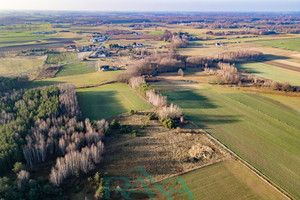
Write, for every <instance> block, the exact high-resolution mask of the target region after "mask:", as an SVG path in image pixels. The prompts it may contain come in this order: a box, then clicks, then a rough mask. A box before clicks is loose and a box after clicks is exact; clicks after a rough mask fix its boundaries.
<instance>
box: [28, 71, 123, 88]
mask: <svg viewBox="0 0 300 200" xmlns="http://www.w3.org/2000/svg"><path fill="white" fill-rule="evenodd" d="M119 73H122V71H121V70H119V71H107V72H91V73H87V74H76V75H69V76H59V75H58V77H54V78H48V79H43V80H37V81H33V82H32V83H31V85H30V87H39V86H47V85H53V84H58V83H72V84H74V85H75V87H77V88H78V87H90V86H97V85H100V84H105V83H108V82H112V81H115V80H116V75H117V74H119Z"/></svg>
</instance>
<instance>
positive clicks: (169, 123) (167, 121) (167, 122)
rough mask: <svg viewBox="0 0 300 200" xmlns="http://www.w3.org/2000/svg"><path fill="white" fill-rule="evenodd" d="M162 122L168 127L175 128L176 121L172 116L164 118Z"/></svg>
mask: <svg viewBox="0 0 300 200" xmlns="http://www.w3.org/2000/svg"><path fill="white" fill-rule="evenodd" d="M161 122H162V124H163V126H164V127H166V128H168V129H172V128H175V122H174V121H173V120H172V119H170V118H168V119H164V120H162V121H161Z"/></svg>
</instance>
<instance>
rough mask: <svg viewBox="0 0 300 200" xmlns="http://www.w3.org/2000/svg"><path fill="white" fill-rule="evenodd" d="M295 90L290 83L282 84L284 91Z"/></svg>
mask: <svg viewBox="0 0 300 200" xmlns="http://www.w3.org/2000/svg"><path fill="white" fill-rule="evenodd" d="M293 89H294V88H293V87H292V86H291V85H290V84H289V83H288V82H285V83H282V85H281V90H282V91H286V92H289V91H293Z"/></svg>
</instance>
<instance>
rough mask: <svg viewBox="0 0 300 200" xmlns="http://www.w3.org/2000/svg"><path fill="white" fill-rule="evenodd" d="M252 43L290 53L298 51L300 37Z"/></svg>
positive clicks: (299, 48)
mask: <svg viewBox="0 0 300 200" xmlns="http://www.w3.org/2000/svg"><path fill="white" fill-rule="evenodd" d="M253 43H255V44H259V45H263V46H269V47H275V48H282V49H288V50H292V51H300V37H298V38H290V39H274V40H262V41H254V42H253Z"/></svg>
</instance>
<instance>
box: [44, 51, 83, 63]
mask: <svg viewBox="0 0 300 200" xmlns="http://www.w3.org/2000/svg"><path fill="white" fill-rule="evenodd" d="M77 59H78V55H77V54H76V53H55V54H49V55H48V57H47V60H46V62H47V64H60V63H68V62H71V61H74V60H77Z"/></svg>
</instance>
